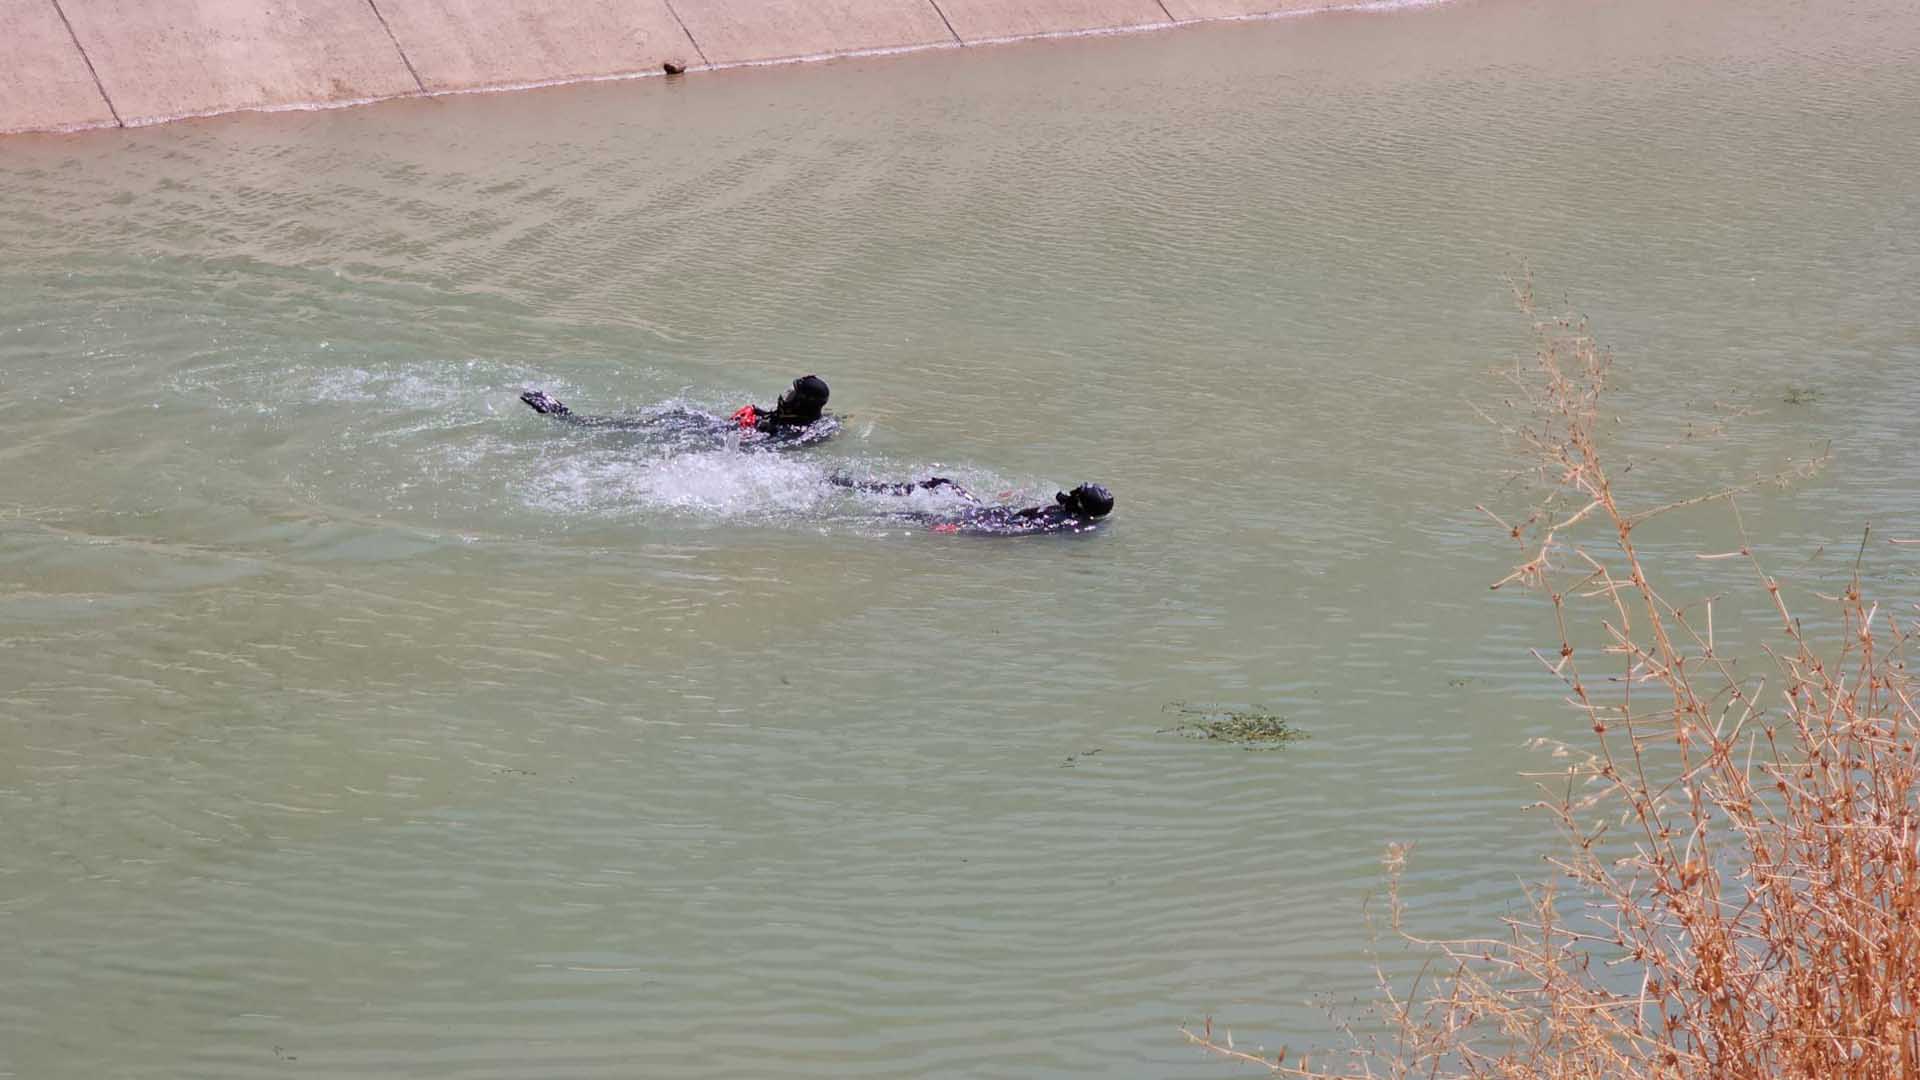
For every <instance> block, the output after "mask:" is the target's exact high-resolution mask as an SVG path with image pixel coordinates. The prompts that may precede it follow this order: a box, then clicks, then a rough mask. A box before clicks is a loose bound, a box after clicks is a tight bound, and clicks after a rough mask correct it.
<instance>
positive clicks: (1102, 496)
mask: <svg viewBox="0 0 1920 1080" xmlns="http://www.w3.org/2000/svg"><path fill="white" fill-rule="evenodd" d="M1053 501H1054V502H1057V503H1059V504H1060V505H1061V507H1063V508H1064V509H1066V510H1068V511H1069V512H1071V513H1075V514H1079V515H1081V516H1082V517H1090V518H1100V517H1106V516H1107V515H1108V514H1111V513H1113V492H1111V491H1108V490H1107V489H1106V488H1103V487H1101V486H1100V485H1099V484H1081V485H1080V486H1079V487H1077V488H1074V489H1073V490H1072V491H1060V492H1055V493H1054V496H1053Z"/></svg>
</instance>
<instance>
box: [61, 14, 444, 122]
mask: <svg viewBox="0 0 1920 1080" xmlns="http://www.w3.org/2000/svg"><path fill="white" fill-rule="evenodd" d="M49 2H51V0H49ZM58 6H59V7H60V8H61V9H62V10H63V11H64V12H65V13H66V17H67V20H68V21H69V22H71V23H72V24H73V33H74V36H75V37H76V38H78V39H79V42H80V48H81V49H82V50H83V51H84V52H85V53H86V55H87V56H88V57H89V58H90V59H91V60H92V62H93V68H94V71H96V72H97V73H98V74H99V76H100V85H101V86H102V87H104V88H105V90H106V95H107V100H108V101H110V102H112V103H113V106H114V108H115V109H116V110H117V111H118V112H119V114H120V119H121V120H122V121H124V122H126V123H129V124H137V123H143V122H152V121H154V120H165V119H170V118H172V117H176V116H186V115H192V114H194V113H210V112H230V111H232V110H234V109H251V108H259V107H261V106H264V105H289V104H295V103H299V102H320V101H357V100H366V99H370V98H383V97H393V96H395V95H397V94H405V93H410V92H411V93H418V92H419V91H420V84H419V83H418V82H417V81H415V80H414V77H413V74H412V73H411V72H409V71H408V70H407V65H406V62H405V60H403V59H402V58H401V56H400V50H399V49H398V48H397V47H396V46H395V45H394V43H393V38H392V36H391V35H389V34H388V33H387V30H386V27H384V26H382V25H381V23H380V18H379V16H378V15H377V14H375V12H374V9H373V8H372V7H371V6H369V5H368V3H367V0H159V2H156V0H58Z"/></svg>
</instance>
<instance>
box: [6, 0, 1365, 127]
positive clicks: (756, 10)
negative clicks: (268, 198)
mask: <svg viewBox="0 0 1920 1080" xmlns="http://www.w3.org/2000/svg"><path fill="white" fill-rule="evenodd" d="M1377 6H1382V5H1381V4H1379V3H1378V2H1377V0H0V133H6V132H21V131H60V130H74V129H80V128H91V127H111V126H114V125H121V126H132V125H138V124H152V123H158V122H161V121H164V120H172V119H178V118H180V117H185V116H204V115H208V114H212V113H222V112H232V111H235V110H239V109H272V108H298V107H319V106H331V105H349V104H356V103H360V102H367V101H378V100H381V99H384V98H394V97H407V96H418V95H422V94H439V93H452V92H458V91H465V90H487V89H506V88H512V87H519V86H530V85H543V84H549V83H560V82H571V81H578V80H584V79H600V78H620V77H628V76H639V75H650V74H658V73H660V72H661V71H662V69H663V65H664V64H666V63H669V62H671V63H675V64H678V65H682V66H684V67H685V68H686V69H687V70H689V71H697V70H701V69H703V68H717V67H728V66H733V65H738V64H749V63H762V62H772V61H780V60H797V59H805V58H813V57H820V56H831V55H840V54H848V53H862V52H873V51H879V50H891V49H918V48H939V47H954V46H965V45H974V44H981V43H986V42H999V41H1009V40H1017V39H1020V38H1030V37H1038V36H1044V35H1050V34H1071V33H1085V32H1096V31H1102V30H1135V29H1152V28H1160V27H1169V26H1176V25H1179V24H1181V23H1187V22H1204V21H1209V20H1214V19H1229V18H1244V17H1249V16H1263V15H1282V14H1293V13H1304V12H1307V11H1313V10H1319V9H1324V8H1355V7H1377Z"/></svg>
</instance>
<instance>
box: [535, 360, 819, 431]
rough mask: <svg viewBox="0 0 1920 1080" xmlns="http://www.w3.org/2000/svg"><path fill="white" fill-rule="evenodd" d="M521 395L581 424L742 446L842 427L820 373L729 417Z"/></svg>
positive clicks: (540, 409)
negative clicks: (729, 440)
mask: <svg viewBox="0 0 1920 1080" xmlns="http://www.w3.org/2000/svg"><path fill="white" fill-rule="evenodd" d="M520 400H521V401H524V402H526V403H527V407H528V408H530V409H532V410H533V411H534V412H537V413H542V414H544V415H547V416H551V417H554V418H555V419H558V420H564V421H566V422H567V423H569V424H578V425H580V426H582V427H593V428H613V429H616V430H624V431H637V430H650V431H659V432H663V433H665V434H668V435H675V436H682V437H684V436H695V437H699V436H706V437H711V438H712V439H714V440H716V441H717V440H720V439H723V438H726V437H728V436H733V435H737V436H738V437H739V439H740V442H741V445H743V446H761V447H766V448H768V449H785V448H789V447H796V446H812V445H813V444H815V443H821V442H825V441H827V440H828V439H830V438H832V437H833V436H834V434H835V433H836V432H838V431H839V430H840V421H839V420H838V419H836V418H835V417H833V416H831V415H829V414H828V413H826V411H825V410H826V407H827V383H826V380H825V379H822V378H820V376H818V375H802V376H801V377H799V378H797V379H795V380H793V385H792V386H790V387H788V388H787V392H786V393H784V394H781V395H780V400H779V401H777V402H776V403H775V404H774V406H773V408H771V409H769V408H765V407H763V406H760V405H743V406H741V407H740V408H739V409H737V410H735V411H734V412H733V414H732V415H730V416H724V417H723V416H715V415H714V414H712V413H709V412H701V411H700V410H698V409H688V408H683V407H674V408H670V409H663V410H656V411H652V412H645V413H637V414H633V415H628V416H581V415H580V414H579V413H576V412H574V411H573V410H572V409H570V408H568V407H567V406H566V404H565V403H563V402H562V401H560V399H558V398H555V397H553V396H551V395H550V394H548V393H547V392H546V391H544V390H527V391H524V392H523V393H521V395H520Z"/></svg>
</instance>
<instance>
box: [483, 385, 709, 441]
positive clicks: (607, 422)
mask: <svg viewBox="0 0 1920 1080" xmlns="http://www.w3.org/2000/svg"><path fill="white" fill-rule="evenodd" d="M520 400H521V401H524V402H526V404H527V408H529V409H532V410H533V411H534V412H537V413H539V414H541V415H542V416H551V417H553V418H554V419H555V420H564V421H566V422H567V423H569V424H576V425H578V426H580V427H594V428H618V429H621V430H629V431H630V430H633V429H636V428H643V427H650V426H652V425H653V424H654V423H655V422H656V418H655V417H650V416H581V415H580V414H579V413H577V412H574V411H573V410H572V409H569V408H567V404H566V402H564V401H561V400H560V399H559V398H557V397H554V396H553V395H552V394H549V393H547V392H546V391H545V390H523V391H521V392H520ZM701 415H705V414H701Z"/></svg>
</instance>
